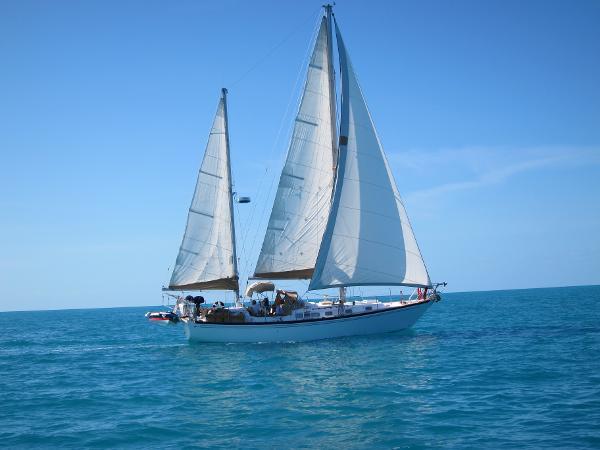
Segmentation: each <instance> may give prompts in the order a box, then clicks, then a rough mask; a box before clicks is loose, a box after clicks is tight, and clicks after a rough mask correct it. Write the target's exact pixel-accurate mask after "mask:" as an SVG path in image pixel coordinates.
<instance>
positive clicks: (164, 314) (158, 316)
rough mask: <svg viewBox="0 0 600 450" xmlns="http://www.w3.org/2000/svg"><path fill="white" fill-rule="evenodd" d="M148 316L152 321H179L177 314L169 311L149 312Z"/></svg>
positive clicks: (164, 322)
mask: <svg viewBox="0 0 600 450" xmlns="http://www.w3.org/2000/svg"><path fill="white" fill-rule="evenodd" d="M146 317H147V318H148V320H149V321H150V322H155V323H162V324H169V323H177V322H179V317H178V316H177V314H175V313H172V312H169V311H157V312H147V313H146Z"/></svg>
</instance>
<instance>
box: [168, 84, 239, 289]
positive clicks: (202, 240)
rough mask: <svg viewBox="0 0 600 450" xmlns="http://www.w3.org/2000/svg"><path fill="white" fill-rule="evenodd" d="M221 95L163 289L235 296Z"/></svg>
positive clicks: (226, 142) (223, 97)
mask: <svg viewBox="0 0 600 450" xmlns="http://www.w3.org/2000/svg"><path fill="white" fill-rule="evenodd" d="M226 133H227V123H226V104H225V92H224V93H223V96H222V97H221V100H220V101H219V106H218V108H217V114H216V116H215V120H214V122H213V126H212V129H211V131H210V136H209V138H208V144H207V145H206V151H205V153H204V159H203V160H202V165H201V166H200V172H199V173H198V180H197V182H196V189H195V191H194V197H193V198H192V204H191V206H190V209H189V213H188V218H187V225H186V228H185V234H184V236H183V241H182V242H181V247H180V248H179V254H178V255H177V260H176V262H175V268H174V269H173V274H172V275H171V281H170V283H169V289H172V290H193V289H219V290H221V289H222V290H229V289H230V290H238V289H239V286H238V277H237V273H236V264H235V258H234V245H235V244H234V237H233V227H232V220H233V214H232V208H231V180H230V178H231V175H230V168H229V149H228V141H227V134H226Z"/></svg>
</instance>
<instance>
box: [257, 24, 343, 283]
mask: <svg viewBox="0 0 600 450" xmlns="http://www.w3.org/2000/svg"><path fill="white" fill-rule="evenodd" d="M329 36H330V33H329V31H328V24H327V20H326V18H325V17H324V18H323V20H322V22H321V27H320V29H319V33H318V35H317V39H316V43H315V47H314V50H313V54H312V57H311V59H310V63H309V65H308V74H307V77H306V83H305V85H304V92H303V94H302V99H301V102H300V107H299V110H298V114H297V116H296V119H295V122H294V131H293V133H292V139H291V142H290V146H289V149H288V154H287V159H286V162H285V166H284V168H283V171H282V173H281V177H280V179H279V186H278V188H277V194H276V196H275V202H274V204H273V210H272V211H271V216H270V218H269V224H268V226H267V232H266V234H265V239H264V242H263V245H262V249H261V252H260V255H259V257H258V262H257V265H256V269H255V273H254V277H256V278H279V279H299V278H310V276H311V275H312V272H313V269H314V265H315V261H316V258H317V254H318V252H319V246H320V244H321V239H322V236H323V231H324V230H325V225H326V223H327V216H328V213H329V207H330V202H331V192H332V185H333V165H334V157H335V149H334V148H333V144H332V142H333V141H334V140H335V137H334V130H335V118H334V117H335V114H333V113H332V109H331V108H332V105H335V93H334V92H333V89H332V86H333V83H332V77H333V73H332V64H331V61H330V58H329V56H328V55H329V52H328V45H330V42H329V39H330V38H329ZM332 122H333V123H332Z"/></svg>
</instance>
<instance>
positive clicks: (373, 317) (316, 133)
mask: <svg viewBox="0 0 600 450" xmlns="http://www.w3.org/2000/svg"><path fill="white" fill-rule="evenodd" d="M324 8H325V13H324V15H323V17H322V19H321V23H320V27H319V31H318V34H317V37H316V41H315V45H314V50H313V52H312V56H311V58H310V62H309V64H308V68H307V75H306V81H305V85H304V91H303V94H302V98H301V101H300V106H299V109H298V113H297V115H296V118H295V120H294V124H293V132H292V137H291V142H290V145H289V149H288V153H287V158H286V162H285V165H284V167H283V170H282V172H281V176H280V179H279V185H278V188H277V193H276V196H275V201H274V204H273V208H272V211H271V215H270V218H269V222H268V226H267V230H266V234H265V238H264V242H263V244H262V248H261V252H260V255H259V257H258V261H257V265H256V269H255V272H254V275H253V277H252V278H254V279H258V280H265V281H258V282H255V283H253V284H252V285H250V286H248V288H247V289H246V292H245V294H246V297H248V298H250V299H251V300H252V297H253V296H258V295H259V294H262V293H264V292H269V291H275V287H274V284H273V283H272V282H270V281H267V280H300V279H310V285H309V290H311V291H314V290H321V289H329V288H339V296H336V297H335V298H333V299H331V298H329V299H326V300H324V301H320V302H309V301H305V300H302V299H301V298H300V297H299V296H298V294H297V293H296V292H290V291H283V290H278V291H275V292H276V295H275V298H274V302H273V304H272V305H271V304H270V303H271V302H269V301H268V299H260V297H259V301H258V302H256V299H255V300H253V302H252V303H253V304H252V305H250V306H249V307H245V306H244V304H243V303H242V302H241V300H240V295H239V275H238V269H237V259H236V246H235V228H234V211H233V201H234V193H233V189H232V180H231V164H230V151H229V130H228V118H227V91H226V90H225V89H223V91H222V95H221V98H220V100H219V105H218V108H217V113H216V116H215V119H214V122H213V126H212V129H211V132H210V136H209V141H208V144H207V148H206V151H205V155H204V159H203V161H202V165H201V167H200V171H199V174H198V180H197V183H196V189H195V192H194V196H193V199H192V204H191V206H190V208H189V213H188V220H187V226H186V230H185V233H184V237H183V241H182V243H181V246H180V249H179V254H178V256H177V260H176V264H175V267H174V269H173V273H172V276H171V280H170V283H169V286H168V288H165V289H166V290H168V291H197V290H202V291H208V290H231V291H234V292H235V298H236V304H235V306H231V307H224V305H223V304H222V303H215V304H213V306H212V307H210V308H209V307H206V306H204V305H203V298H202V297H200V296H196V297H192V296H191V295H188V296H187V297H185V298H184V297H181V296H180V297H178V301H177V304H176V307H175V311H176V312H177V314H178V315H179V316H180V318H181V321H182V322H183V324H184V326H185V331H186V335H187V336H188V338H189V339H190V340H193V341H212V342H281V341H308V340H316V339H325V338H333V337H340V336H351V335H359V334H373V333H383V332H391V331H397V330H402V329H405V328H408V327H410V326H412V325H413V324H414V323H415V322H416V321H417V320H418V319H419V318H420V317H421V316H422V315H423V313H425V311H426V310H427V309H428V308H429V306H430V305H431V304H432V303H433V302H435V301H438V300H439V299H440V296H439V294H438V292H437V288H438V287H439V286H440V284H441V283H437V284H433V283H432V282H431V280H430V278H429V274H428V272H427V268H426V266H425V263H424V261H423V257H422V255H421V252H420V250H419V247H418V245H417V241H416V239H415V236H414V233H413V230H412V227H411V225H410V222H409V219H408V216H407V214H406V210H405V208H404V204H403V203H402V200H401V198H400V194H399V192H398V189H397V187H396V183H395V181H394V178H393V175H392V172H391V170H390V168H389V165H388V163H387V160H386V157H385V154H384V152H383V148H382V146H381V143H380V141H379V138H378V136H377V132H376V131H375V127H374V124H373V121H372V119H371V116H370V114H369V111H368V109H367V105H366V102H365V99H364V97H363V94H362V91H361V89H360V87H359V85H358V81H357V79H356V75H355V72H354V69H353V66H352V63H351V62H350V58H349V56H348V52H347V50H346V46H345V45H344V41H343V39H342V36H341V33H340V30H339V28H338V25H337V22H336V21H335V19H334V17H333V13H332V7H331V5H326V6H325V7H324ZM334 30H335V35H336V37H337V49H338V53H339V64H340V75H341V110H340V111H341V114H340V124H339V131H338V128H337V121H336V117H337V114H336V108H337V100H336V81H335V72H334V66H333V33H334ZM444 285H445V283H444ZM351 286H410V287H414V288H417V289H418V291H419V295H418V296H417V297H416V298H414V299H413V298H412V296H411V298H409V299H408V300H406V299H402V298H398V299H397V300H391V301H385V302H384V301H379V300H375V299H373V300H368V299H363V298H346V288H347V287H351ZM428 291H429V293H428ZM265 300H266V301H265Z"/></svg>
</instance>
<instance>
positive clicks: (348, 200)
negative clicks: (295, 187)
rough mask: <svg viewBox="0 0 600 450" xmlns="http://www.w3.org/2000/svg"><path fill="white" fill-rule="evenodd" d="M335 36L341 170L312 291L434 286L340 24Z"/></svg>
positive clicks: (339, 168) (339, 163) (339, 161)
mask: <svg viewBox="0 0 600 450" xmlns="http://www.w3.org/2000/svg"><path fill="white" fill-rule="evenodd" d="M336 34H337V42H338V50H339V54H340V66H341V78H342V108H341V124H340V138H339V141H340V147H339V159H338V171H337V178H336V186H335V191H334V197H333V202H332V206H331V211H330V215H329V220H328V224H327V228H326V230H325V234H324V237H323V242H322V244H321V248H320V251H319V256H318V258H317V263H316V266H315V271H314V274H313V278H312V280H311V283H310V287H309V289H325V288H330V287H340V286H369V285H371V286H374V285H407V286H430V285H431V281H430V279H429V275H428V273H427V269H426V267H425V263H424V262H423V258H422V256H421V252H420V251H419V247H418V246H417V242H416V240H415V237H414V234H413V231H412V228H411V225H410V222H409V220H408V216H407V215H406V211H405V209H404V205H403V203H402V200H401V199H400V194H399V192H398V188H397V187H396V183H395V181H394V178H393V175H392V173H391V171H390V168H389V166H388V163H387V160H386V157H385V155H384V153H383V149H382V147H381V144H380V142H379V138H378V137H377V132H376V131H375V127H374V125H373V121H372V120H371V116H370V114H369V111H368V109H367V105H366V103H365V100H364V97H363V95H362V92H361V90H360V87H359V85H358V81H357V79H356V75H355V74H354V71H353V68H352V64H351V62H350V58H349V57H348V54H347V52H346V48H345V46H344V42H343V40H342V37H341V34H340V31H339V29H338V27H337V23H336Z"/></svg>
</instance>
